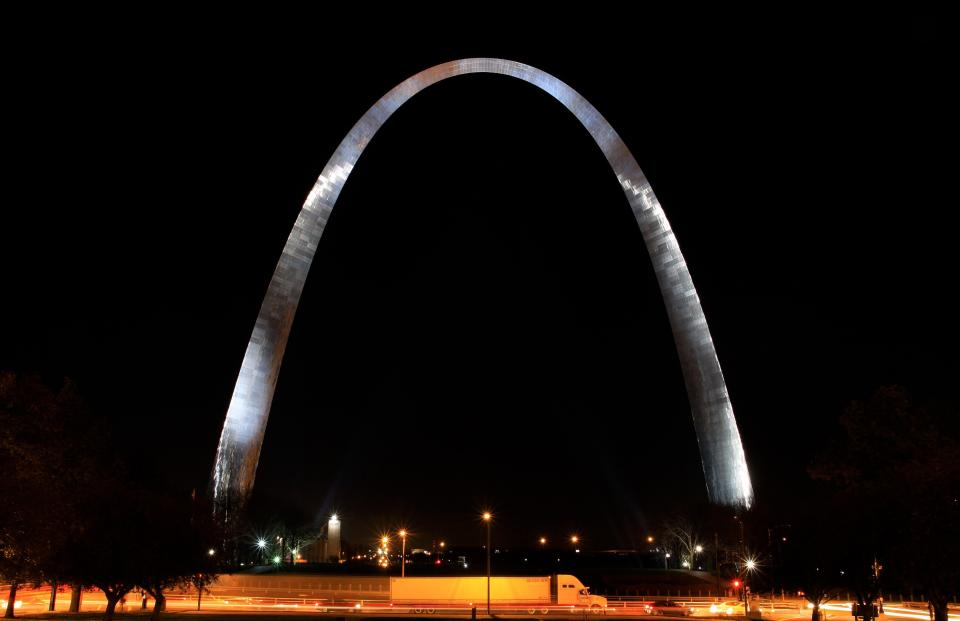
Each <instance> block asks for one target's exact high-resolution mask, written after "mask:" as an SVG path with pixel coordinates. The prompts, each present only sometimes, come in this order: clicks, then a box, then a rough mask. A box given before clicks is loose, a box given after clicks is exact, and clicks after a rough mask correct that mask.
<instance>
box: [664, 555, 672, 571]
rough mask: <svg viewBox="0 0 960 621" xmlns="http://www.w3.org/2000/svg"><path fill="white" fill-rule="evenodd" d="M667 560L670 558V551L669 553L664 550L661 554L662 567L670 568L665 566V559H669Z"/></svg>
mask: <svg viewBox="0 0 960 621" xmlns="http://www.w3.org/2000/svg"><path fill="white" fill-rule="evenodd" d="M669 560H670V553H669V552H664V554H663V568H664V569H670V568H669V567H667V561H669Z"/></svg>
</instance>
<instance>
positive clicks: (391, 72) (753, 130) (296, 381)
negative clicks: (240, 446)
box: [0, 10, 960, 547]
mask: <svg viewBox="0 0 960 621" xmlns="http://www.w3.org/2000/svg"><path fill="white" fill-rule="evenodd" d="M599 13H602V14H603V15H605V16H604V17H602V18H601V16H600V15H599V14H598V15H597V16H592V15H579V16H578V15H575V14H569V15H564V16H556V20H555V22H554V21H549V20H548V21H547V22H530V24H529V25H525V24H523V23H522V22H519V21H518V23H515V24H509V25H504V24H497V23H491V24H489V25H487V24H481V23H475V24H466V23H465V22H463V21H459V22H458V24H457V25H456V26H451V27H450V28H441V27H430V26H427V25H425V24H426V23H427V18H428V17H430V16H429V15H427V14H424V15H420V16H414V20H413V21H414V22H417V19H416V18H417V17H419V18H420V22H421V24H420V25H419V26H417V27H415V28H413V29H408V28H407V27H400V26H399V25H398V24H394V23H393V22H392V20H393V19H394V17H395V16H391V15H386V16H384V15H381V16H379V18H378V19H377V20H376V21H377V24H376V27H371V26H370V25H369V24H368V23H366V22H351V21H349V20H341V21H338V20H337V19H335V18H334V17H332V16H330V15H326V14H324V15H312V16H290V17H291V18H292V19H291V21H290V22H289V23H281V22H279V21H273V20H263V21H261V19H260V16H257V15H251V14H247V15H239V16H237V15H234V16H222V15H221V16H216V17H212V16H211V17H203V18H200V17H196V18H195V19H193V18H192V19H191V20H186V19H184V20H180V19H160V18H157V17H156V16H153V17H151V19H146V18H141V17H137V18H136V19H135V18H133V17H131V18H130V22H129V23H128V24H127V25H126V26H125V27H114V26H107V25H105V24H106V23H107V22H104V21H102V20H99V21H98V19H97V16H90V15H85V16H83V17H84V18H86V19H89V20H90V21H91V25H90V26H89V27H84V28H76V27H74V26H75V25H74V24H72V23H71V21H70V20H71V16H61V18H60V19H58V20H56V23H55V24H54V23H50V22H49V21H46V20H47V19H48V18H44V19H43V20H39V21H38V20H37V19H35V18H29V19H25V20H24V23H23V24H22V26H23V30H22V35H23V36H22V39H20V38H15V39H14V40H13V41H12V42H10V43H8V44H5V45H8V46H9V49H8V52H9V53H8V54H7V57H8V59H10V62H11V65H12V66H11V71H10V77H9V78H8V80H9V83H8V88H7V89H6V90H7V92H8V95H7V99H8V103H9V100H11V99H12V100H13V102H14V109H15V113H14V114H12V115H11V116H10V117H9V118H8V124H7V128H6V130H5V133H6V134H8V136H7V140H5V142H7V148H6V149H5V151H7V158H6V159H7V162H8V167H7V171H6V172H7V175H9V176H7V175H5V177H7V179H6V181H5V183H4V186H5V190H6V191H5V193H4V194H5V200H4V206H3V218H4V221H6V223H5V224H4V225H3V236H4V238H5V240H6V241H5V242H4V248H3V254H4V257H3V260H4V270H3V273H2V277H3V279H4V284H3V292H4V293H3V295H2V300H3V302H2V310H0V312H2V314H3V317H2V318H3V324H2V326H3V327H2V332H0V339H2V341H0V368H5V369H10V370H15V371H21V372H40V373H43V374H44V375H46V376H47V377H49V378H51V381H53V380H54V379H55V378H58V377H62V376H64V375H69V376H71V377H74V378H75V379H76V380H77V381H78V382H79V385H80V388H81V390H82V392H83V393H84V394H85V395H86V397H87V399H88V401H89V402H90V404H91V406H92V408H93V409H94V410H95V411H97V412H98V413H99V414H101V415H102V416H104V417H106V418H108V419H109V420H110V421H112V423H113V427H114V435H115V441H116V442H117V443H118V444H120V445H122V446H124V447H125V450H126V451H127V452H128V453H129V454H131V455H132V456H133V457H132V458H133V460H134V461H135V463H137V464H139V466H142V468H143V469H144V470H145V471H151V470H155V471H158V472H160V473H161V475H160V477H161V478H162V479H163V480H164V481H165V482H166V483H167V484H169V485H172V486H174V487H175V488H178V489H184V490H189V489H190V488H193V487H200V488H203V487H204V486H205V485H206V482H207V478H208V476H209V472H210V468H211V465H212V460H213V455H214V450H215V447H216V441H217V438H218V435H219V431H220V426H221V425H222V422H223V416H224V414H225V412H226V407H227V404H228V401H229V397H230V394H231V390H232V385H233V382H234V381H235V379H236V374H237V372H238V370H239V365H240V361H241V358H242V355H243V352H244V349H245V347H246V342H247V339H248V338H249V334H250V331H251V329H252V327H253V322H254V319H255V317H256V314H257V311H258V309H259V305H260V302H261V300H262V296H263V294H264V292H265V289H266V285H267V282H268V281H269V278H270V275H271V273H272V270H273V268H274V266H275V264H276V261H277V259H278V257H279V254H280V251H281V249H282V247H283V243H284V241H285V239H286V236H287V234H288V232H289V230H290V227H291V226H292V224H293V221H294V219H295V218H296V214H297V212H298V210H299V208H300V206H301V204H302V202H303V200H304V198H305V196H306V193H307V192H308V190H309V188H310V187H311V185H312V183H313V181H314V180H315V178H316V176H317V175H318V174H319V172H320V170H321V168H322V167H323V165H324V163H325V162H326V160H327V159H328V158H329V156H330V155H331V153H332V152H333V149H334V148H335V147H336V145H337V143H338V142H339V141H340V139H341V138H342V137H343V135H344V134H345V133H346V132H347V131H348V130H349V128H350V127H351V125H352V124H353V123H354V122H355V121H356V120H357V119H358V118H359V117H360V115H361V114H362V113H363V112H364V111H365V110H366V109H367V108H368V107H369V106H370V105H371V104H373V103H374V102H375V101H376V100H377V99H378V98H379V97H380V96H381V95H382V94H383V93H385V92H386V91H387V90H388V89H389V88H391V87H393V86H394V85H396V84H397V83H399V82H401V81H402V80H404V79H405V78H407V77H408V76H410V75H412V74H413V73H415V72H417V71H419V70H421V69H424V68H427V67H429V66H432V65H434V64H437V63H439V62H443V61H447V60H452V59H455V58H460V57H467V56H496V57H504V58H510V59H513V60H518V61H522V62H527V63H529V64H532V65H534V66H536V67H538V68H541V69H543V70H545V71H547V72H549V73H552V74H554V75H556V76H558V77H559V78H560V79H562V80H564V81H565V82H567V83H568V84H570V85H571V86H573V87H574V88H575V89H577V90H578V91H579V92H580V93H581V94H583V95H584V96H585V97H586V98H587V99H588V100H590V101H591V102H592V103H593V104H594V105H595V106H596V107H597V108H598V110H599V111H600V112H601V113H602V114H603V115H604V116H605V117H606V118H607V119H608V120H609V121H610V123H611V124H612V125H613V126H614V127H615V128H616V129H617V131H618V132H619V133H620V134H621V136H622V137H623V138H624V140H625V142H626V143H627V145H628V146H629V147H630V149H631V150H632V152H633V154H634V156H635V157H636V158H637V160H638V161H639V163H640V165H641V167H642V168H643V170H644V171H645V172H646V174H647V176H648V178H649V179H650V181H651V183H652V185H653V188H654V190H655V191H656V193H657V195H658V197H659V198H660V200H661V202H662V204H663V206H664V209H665V211H666V214H667V216H668V218H669V219H670V222H671V224H672V225H673V228H674V229H675V231H676V233H677V237H678V240H679V242H680V246H681V248H682V250H683V251H684V254H685V257H686V259H687V261H688V263H689V265H690V269H691V272H692V274H693V277H694V281H695V283H696V285H697V287H698V290H699V293H700V297H701V299H702V301H703V305H704V309H705V312H706V315H707V319H708V321H709V323H710V327H711V330H712V332H713V336H714V339H715V341H716V344H717V349H718V354H719V357H720V361H721V364H722V365H723V368H724V371H725V374H726V377H727V381H728V385H729V389H730V392H731V395H732V399H733V404H734V408H735V411H736V414H737V419H738V422H739V425H740V429H741V432H742V435H743V439H744V443H745V448H746V452H747V458H748V461H749V463H750V464H751V467H752V472H753V476H754V484H755V487H756V491H757V501H758V503H761V504H764V503H766V504H767V505H768V506H770V505H779V504H784V503H787V501H788V500H790V499H793V500H797V499H798V498H799V499H801V500H802V498H803V494H804V484H805V478H804V477H805V475H804V470H803V468H804V465H805V464H806V463H807V461H808V460H809V458H810V455H811V454H812V451H814V450H816V447H817V446H818V444H819V443H820V442H822V441H823V438H824V435H825V433H826V432H825V429H828V428H829V426H830V425H831V424H832V422H833V421H834V420H835V419H836V417H837V415H838V414H839V412H840V411H841V408H842V406H843V404H844V403H845V402H846V401H848V400H850V399H855V398H862V397H865V396H866V395H867V394H869V392H870V391H871V390H872V389H873V388H875V387H876V386H878V385H880V384H884V383H891V382H896V383H902V384H905V385H906V386H908V387H909V388H910V389H912V390H913V391H914V392H915V393H917V394H918V395H920V396H921V397H922V398H924V399H933V400H950V399H953V388H954V386H955V383H956V379H955V378H956V377H957V375H958V372H960V368H958V366H960V365H958V363H957V360H956V351H957V349H958V345H960V337H958V330H957V328H956V325H955V319H956V311H955V308H954V307H953V305H952V301H951V294H952V288H953V287H955V282H954V281H955V279H956V276H955V268H956V263H957V262H956V256H955V250H954V248H955V241H954V238H955V233H954V231H953V229H951V228H950V227H949V226H948V225H947V223H948V221H949V219H950V218H949V216H950V214H951V213H952V211H953V210H954V209H955V207H956V195H955V191H953V190H952V188H948V187H947V182H948V180H952V179H953V178H954V177H955V172H954V171H953V170H952V168H951V169H950V171H949V172H948V168H947V166H948V160H949V159H950V158H947V157H945V156H944V155H943V154H944V152H947V150H948V149H949V151H950V152H952V151H955V145H956V141H955V138H956V135H955V126H954V123H955V121H954V120H953V119H952V118H951V116H952V115H949V114H947V112H948V110H951V109H953V108H954V105H953V104H955V103H956V102H951V100H950V99H949V98H948V95H947V92H948V90H949V89H948V84H949V83H950V82H951V80H952V79H954V78H955V76H953V78H951V77H950V73H948V72H947V60H946V48H947V45H946V38H947V35H946V34H945V33H946V32H947V27H946V26H945V25H944V24H943V23H942V21H941V20H940V19H939V17H938V16H935V15H933V16H924V15H910V14H905V15H880V16H877V15H834V14H821V15H793V14H781V15H770V14H764V15H757V14H752V13H750V14H748V13H741V14H730V13H714V14H704V15H698V16H696V17H695V18H694V17H693V16H689V15H687V16H683V19H682V20H681V19H678V18H677V17H676V16H673V17H670V18H666V17H662V16H654V15H646V14H642V13H641V12H640V11H639V10H634V11H627V12H625V13H621V12H619V11H614V12H610V11H602V12H599ZM114 17H116V16H114ZM111 19H112V18H111ZM313 20H319V21H313ZM110 23H113V22H110ZM357 23H363V27H359V26H357V25H356V24H357ZM608 27H609V32H607V31H606V29H607V28H608ZM14 29H15V30H16V28H14ZM11 163H12V165H11ZM705 496H706V491H705V487H704V483H703V478H702V472H701V470H700V464H699V457H698V453H697V445H696V439H695V436H694V433H693V426H692V424H691V420H690V414H689V409H688V405H687V402H686V396H685V394H684V389H683V380H682V377H681V374H680V368H679V364H678V361H677V356H676V353H675V351H674V349H673V343H672V336H671V334H670V329H669V325H668V323H667V319H666V314H665V312H664V309H663V304H662V302H661V300H660V297H659V292H658V289H657V286H656V281H655V279H654V276H653V271H652V268H651V265H650V261H649V258H648V257H647V255H646V251H645V249H644V247H643V244H642V240H641V237H640V234H639V232H638V230H637V227H636V224H635V221H634V220H633V217H632V214H631V213H630V210H629V207H628V205H627V202H626V199H625V198H624V196H623V193H622V191H621V190H620V188H619V187H618V185H617V183H616V178H615V177H614V175H613V174H612V173H611V171H610V170H609V168H608V167H607V165H606V162H605V161H604V159H603V157H602V155H601V154H600V151H599V149H598V148H597V147H596V146H595V145H594V144H593V143H592V141H591V139H590V138H589V136H588V135H587V133H586V131H585V130H583V129H582V128H581V127H580V126H579V125H578V123H577V122H576V120H575V119H574V118H573V117H572V116H571V115H570V114H569V113H568V112H567V111H566V110H565V109H564V108H563V107H562V106H561V105H560V104H558V103H556V102H555V101H553V100H552V99H551V98H550V97H549V96H547V95H546V94H544V93H542V92H540V91H538V90H536V89H535V88H533V87H531V86H529V85H526V84H523V83H521V82H518V81H513V80H510V79H508V78H504V77H498V76H468V77H461V78H457V79H455V80H450V81H447V82H444V83H441V84H439V85H437V86H435V87H431V88H430V89H428V90H427V91H425V92H423V93H422V94H420V95H418V96H417V97H415V98H414V99H413V100H411V102H410V103H408V104H407V105H406V106H404V107H403V108H401V109H400V110H399V111H398V112H397V113H396V114H395V115H394V117H393V118H391V119H390V121H389V122H388V123H387V124H386V125H385V126H384V128H383V129H382V130H381V132H380V133H379V134H377V136H376V138H375V139H374V140H373V141H372V142H371V144H370V145H369V147H368V148H367V150H366V151H365V153H364V155H363V157H362V158H361V160H360V161H359V164H358V165H357V167H356V168H355V169H354V171H353V173H352V175H351V177H350V180H349V182H348V183H347V185H346V187H345V189H344V191H343V193H342V194H341V196H340V200H339V202H338V203H337V207H336V209H335V211H334V215H333V217H332V219H331V221H330V224H329V225H328V227H327V229H326V232H325V233H324V237H323V240H322V243H321V245H320V248H319V250H318V253H317V256H316V259H315V261H314V264H313V269H312V271H311V274H310V278H309V279H308V281H307V287H306V290H305V292H304V296H303V299H302V301H301V304H300V308H299V311H298V314H297V320H296V322H295V324H294V327H293V333H292V335H291V340H290V344H289V347H288V350H287V354H286V357H285V359H284V364H283V369H282V373H281V376H280V382H279V385H278V389H277V393H276V398H275V400H274V404H273V409H272V413H271V419H270V424H269V425H268V428H267V436H266V441H265V444H264V447H263V452H262V455H261V461H260V468H259V470H258V476H257V484H256V489H255V492H254V499H253V503H254V506H255V508H256V510H257V511H258V512H260V513H261V514H266V513H269V512H270V511H271V510H274V509H275V511H276V512H277V513H278V514H288V515H302V516H305V519H313V518H318V517H319V516H322V515H326V514H327V512H329V511H330V510H331V509H334V508H335V509H337V510H338V511H339V512H340V513H341V514H342V515H343V519H344V532H345V537H347V539H350V540H354V541H362V540H366V539H367V538H369V537H371V536H372V535H374V534H375V533H376V531H378V530H381V529H387V528H395V527H397V526H399V525H401V524H403V525H406V526H407V527H408V528H410V529H411V530H412V531H414V532H415V533H417V536H418V537H420V538H421V539H423V540H424V541H427V540H429V538H432V537H435V536H443V537H447V538H452V539H453V540H454V541H460V542H463V543H471V544H472V543H475V538H478V537H479V533H480V530H479V527H478V526H477V523H476V521H475V516H476V514H477V512H478V511H479V510H480V509H481V508H483V507H492V508H493V509H494V511H496V512H497V515H498V526H499V530H500V531H501V533H502V536H503V537H504V538H505V541H507V542H510V543H512V544H513V545H518V544H521V543H526V542H529V541H533V540H534V538H535V537H537V536H539V535H540V534H547V535H548V536H551V537H553V538H559V537H560V536H563V535H566V534H569V533H571V532H574V531H578V532H580V533H581V534H582V535H583V536H584V538H585V541H586V542H588V543H589V544H592V545H595V546H597V547H612V546H619V547H628V546H630V545H632V544H633V542H635V541H636V540H637V538H638V537H641V536H643V535H644V534H645V532H646V530H647V528H649V527H651V526H652V525H653V522H654V521H655V520H656V519H657V517H658V516H659V515H661V514H662V513H664V512H667V511H671V510H675V509H676V508H681V509H682V508H684V507H692V506H695V505H697V504H700V503H703V502H704V500H705Z"/></svg>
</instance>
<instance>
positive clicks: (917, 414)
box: [809, 386, 960, 621]
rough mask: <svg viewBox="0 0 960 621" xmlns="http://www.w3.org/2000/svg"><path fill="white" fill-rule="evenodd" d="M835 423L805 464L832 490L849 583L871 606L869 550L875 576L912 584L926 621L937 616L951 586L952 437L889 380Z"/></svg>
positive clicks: (958, 507) (957, 514) (957, 579)
mask: <svg viewBox="0 0 960 621" xmlns="http://www.w3.org/2000/svg"><path fill="white" fill-rule="evenodd" d="M840 426H841V433H840V434H839V436H838V438H837V440H836V441H835V442H834V443H832V444H831V445H830V446H829V447H828V448H827V449H826V450H825V451H823V452H822V453H821V454H820V455H819V456H818V457H817V458H816V460H815V461H814V463H813V464H812V466H811V467H810V469H809V471H810V474H811V476H812V477H813V478H814V479H816V480H819V481H822V482H824V483H825V484H826V485H827V489H828V491H829V492H831V493H832V498H831V505H832V507H833V510H832V511H831V519H832V520H833V521H834V522H835V525H836V526H837V530H838V531H839V532H843V533H846V537H845V538H844V542H843V547H842V548H841V550H842V552H843V554H844V556H845V558H846V559H848V560H849V562H850V565H851V567H850V571H849V574H847V575H848V577H849V578H848V579H849V584H850V586H852V588H853V589H854V591H855V592H856V593H857V598H858V600H859V601H860V603H862V604H868V605H869V604H871V603H872V600H873V599H874V598H875V597H876V596H877V595H878V590H877V589H878V578H880V576H878V575H877V573H876V572H874V571H873V570H872V569H871V567H872V564H873V560H874V559H875V558H879V559H880V560H881V562H882V564H883V565H884V566H886V568H887V569H886V571H885V573H884V575H883V576H882V578H883V579H884V580H887V581H891V580H892V581H897V580H899V581H901V582H902V583H904V584H908V585H911V586H913V587H915V588H917V589H919V590H920V591H921V592H923V593H925V594H926V596H927V599H928V600H929V601H930V603H931V606H932V608H933V612H934V617H935V619H936V621H947V603H948V601H949V599H950V597H951V595H954V594H956V589H957V585H960V570H958V566H957V563H956V559H957V558H958V557H960V537H957V536H956V534H957V533H958V532H960V460H958V459H957V455H958V454H960V443H958V441H957V439H956V438H954V437H951V436H950V435H949V434H948V433H947V432H946V431H945V430H944V426H943V425H941V424H938V421H937V420H936V419H935V418H934V417H932V416H931V415H930V414H929V413H928V412H927V411H926V410H925V409H923V408H921V407H919V406H917V405H916V404H915V403H914V402H913V400H912V399H911V397H910V395H909V394H908V393H907V391H906V390H904V389H903V388H900V387H897V386H891V387H884V388H881V389H880V390H878V391H877V392H876V393H875V394H874V395H873V396H872V397H871V398H870V399H868V400H866V401H863V402H859V401H858V402H854V403H852V404H850V406H849V407H848V408H847V409H846V410H845V411H844V413H843V415H842V416H841V418H840Z"/></svg>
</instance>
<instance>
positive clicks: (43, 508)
mask: <svg viewBox="0 0 960 621" xmlns="http://www.w3.org/2000/svg"><path fill="white" fill-rule="evenodd" d="M90 429H91V426H90V425H89V424H88V423H87V420H86V417H85V415H84V408H83V405H82V403H81V401H80V399H79V397H78V395H77V393H76V390H75V388H74V385H73V384H72V383H71V382H70V381H69V380H68V381H65V382H64V383H63V386H62V387H61V388H60V389H59V390H57V391H54V390H51V389H50V388H48V387H47V386H46V385H45V384H44V383H43V382H42V381H41V380H40V379H39V378H37V377H33V376H18V375H16V374H14V373H9V372H4V373H0V472H2V473H3V482H4V488H5V489H4V497H3V501H2V502H3V508H2V510H0V577H2V578H4V579H6V580H9V581H10V585H11V588H10V594H9V596H8V598H7V610H6V613H5V616H6V617H13V616H14V605H15V602H16V593H17V588H18V587H19V585H21V584H25V583H30V584H39V583H41V582H44V581H46V580H51V579H55V578H56V567H57V556H58V552H59V550H60V548H61V547H62V545H63V544H64V542H65V541H66V540H67V539H68V538H69V537H70V536H71V534H72V531H71V528H72V517H73V513H74V511H73V509H74V504H73V502H72V500H73V499H74V498H75V497H76V496H77V495H78V494H79V485H81V484H82V482H83V481H84V480H85V478H86V475H87V473H88V470H89V465H90V460H89V458H88V457H87V451H86V450H85V449H86V448H88V447H86V446H85V444H86V442H87V436H88V432H89V431H90Z"/></svg>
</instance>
